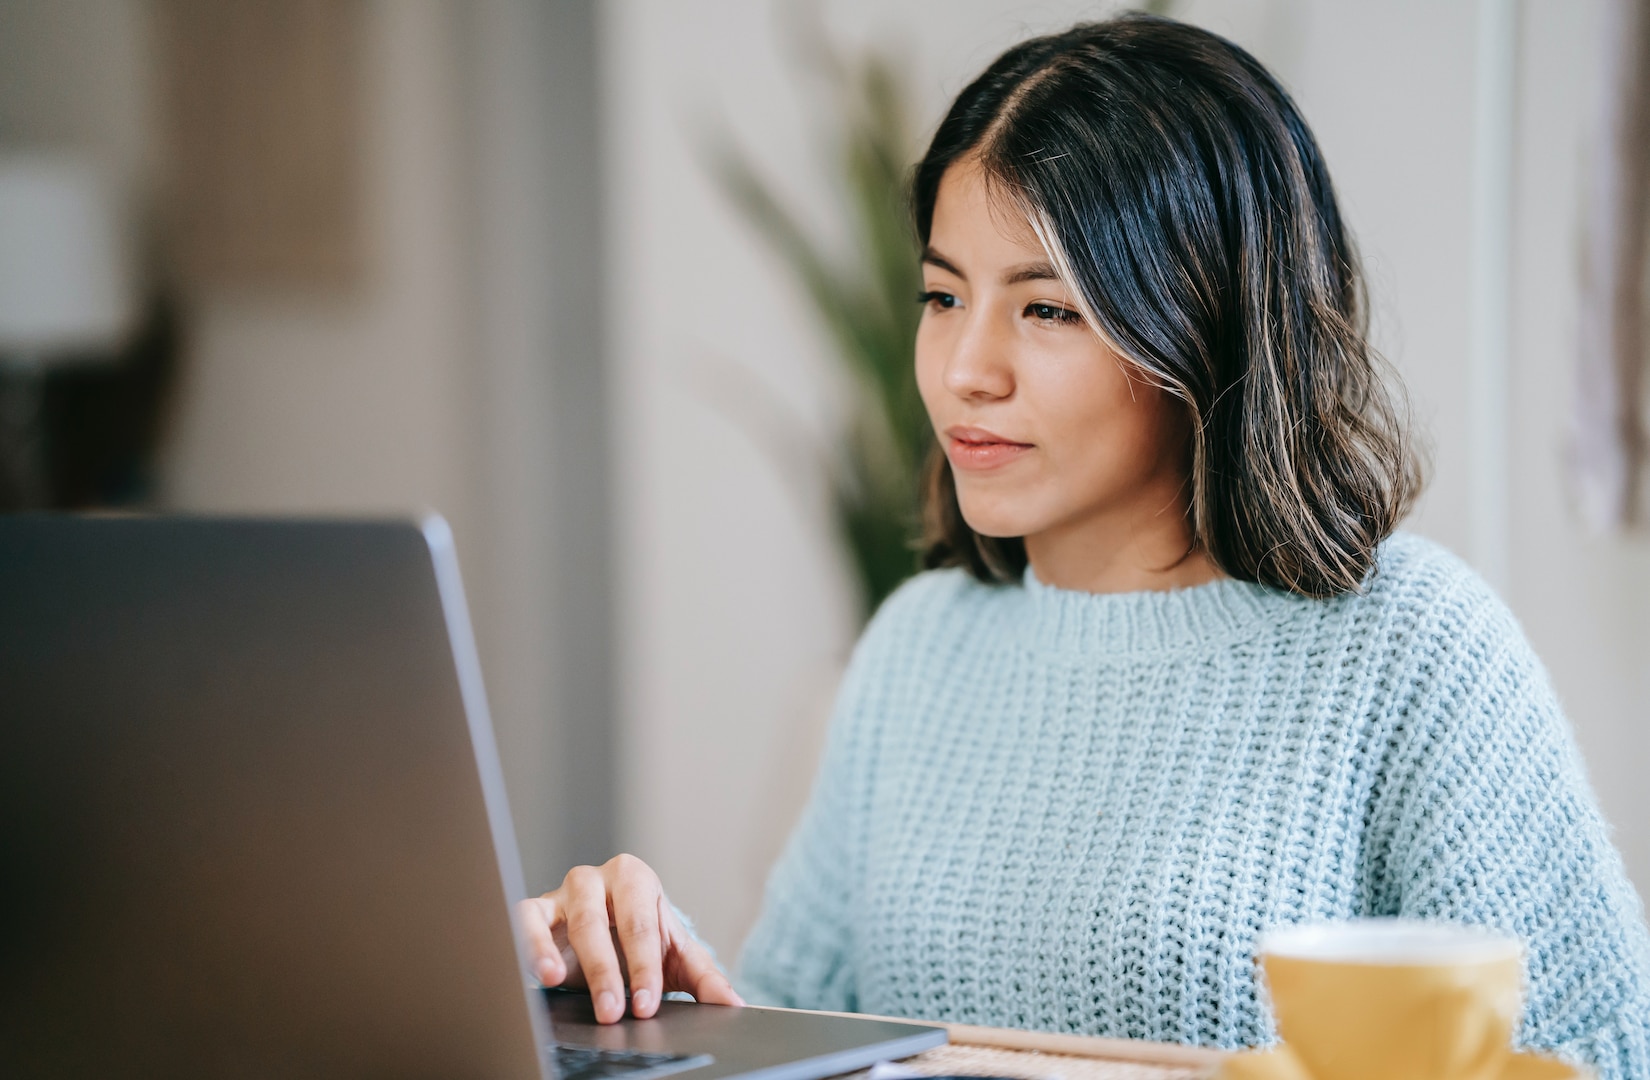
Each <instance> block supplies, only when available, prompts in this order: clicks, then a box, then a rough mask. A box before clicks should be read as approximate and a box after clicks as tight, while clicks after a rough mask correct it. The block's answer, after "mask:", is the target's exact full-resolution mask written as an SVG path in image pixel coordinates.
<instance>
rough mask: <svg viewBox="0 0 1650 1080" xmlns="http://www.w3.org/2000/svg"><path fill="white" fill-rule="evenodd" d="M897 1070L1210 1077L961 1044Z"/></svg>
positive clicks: (1059, 1077) (1165, 1079)
mask: <svg viewBox="0 0 1650 1080" xmlns="http://www.w3.org/2000/svg"><path fill="white" fill-rule="evenodd" d="M899 1064H900V1065H901V1066H903V1067H905V1068H908V1069H911V1070H912V1071H914V1072H920V1073H922V1074H923V1075H925V1076H947V1075H951V1074H963V1075H968V1076H1012V1077H1015V1078H1017V1080H1195V1078H1197V1077H1203V1076H1207V1075H1208V1070H1206V1069H1199V1068H1192V1067H1187V1066H1180V1065H1148V1064H1144V1063H1142V1062H1134V1061H1113V1060H1110V1059H1107V1058H1094V1057H1076V1056H1074V1055H1072V1054H1051V1053H1046V1052H1043V1051H1038V1050H1006V1049H1003V1048H1001V1047H996V1046H966V1045H962V1044H959V1043H951V1044H950V1045H948V1046H938V1047H935V1048H934V1049H932V1050H926V1051H924V1052H923V1053H920V1054H918V1055H916V1056H915V1057H909V1058H905V1059H904V1060H902V1061H901V1062H900V1063H899ZM850 1075H851V1077H852V1078H853V1080H864V1078H865V1077H868V1076H870V1070H868V1069H867V1070H864V1071H862V1072H857V1073H852V1074H850ZM844 1080H847V1078H844Z"/></svg>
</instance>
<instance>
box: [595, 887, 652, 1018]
mask: <svg viewBox="0 0 1650 1080" xmlns="http://www.w3.org/2000/svg"><path fill="white" fill-rule="evenodd" d="M608 865H609V866H610V867H612V882H613V883H612V885H611V887H610V890H609V891H610V895H611V896H612V903H613V922H614V925H615V928H616V929H617V930H618V934H619V947H620V948H621V949H622V950H623V951H624V958H625V965H626V966H627V967H628V968H629V970H630V1011H631V1013H632V1014H634V1015H635V1016H638V1017H641V1018H643V1019H645V1018H647V1017H649V1016H652V1015H653V1014H654V1013H655V1012H657V1011H658V1008H659V991H660V988H661V987H662V986H663V985H664V981H665V980H664V974H663V972H662V971H661V970H660V960H661V958H662V956H663V954H664V949H663V945H662V943H661V940H660V937H659V900H660V897H661V896H662V895H663V892H662V890H661V889H660V888H659V879H658V878H656V877H655V876H654V875H653V871H652V870H649V869H648V868H647V866H646V865H645V864H644V863H642V861H641V860H640V859H637V858H635V857H634V856H631V855H620V856H619V857H618V858H616V859H614V860H613V861H612V862H611V863H609V864H608Z"/></svg>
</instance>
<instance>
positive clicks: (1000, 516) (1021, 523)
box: [957, 491, 1037, 540]
mask: <svg viewBox="0 0 1650 1080" xmlns="http://www.w3.org/2000/svg"><path fill="white" fill-rule="evenodd" d="M982 502H987V500H980V499H969V498H967V497H965V496H964V495H963V494H962V492H960V491H959V492H958V493H957V507H958V509H960V510H961V511H962V516H963V520H964V521H965V522H967V523H968V527H969V528H970V529H973V530H974V531H975V532H977V533H979V534H980V535H981V536H989V537H990V538H992V539H993V540H1007V539H1010V538H1012V537H1016V536H1025V535H1027V534H1028V533H1033V532H1036V531H1037V526H1036V524H1035V523H1034V522H1033V521H1032V520H1031V515H1029V514H1026V513H1025V512H1023V511H1020V510H1018V509H1017V508H1015V507H1012V506H1002V505H1000V504H994V503H995V501H994V500H992V501H991V502H989V503H987V505H983V506H982V505H980V504H981V503H982Z"/></svg>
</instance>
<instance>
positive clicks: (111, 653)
mask: <svg viewBox="0 0 1650 1080" xmlns="http://www.w3.org/2000/svg"><path fill="white" fill-rule="evenodd" d="M523 895H524V888H523V883H522V875H521V869H520V863H519V858H518V855H517V852H516V847H515V840H514V837H513V836H512V832H511V827H510V815H509V811H508V809H507V807H506V805H505V797H504V787H503V783H502V780H501V777H500V772H499V766H498V755H497V752H496V750H495V748H494V745H493V734H492V728H491V725H490V723H489V721H488V718H487V707H486V701H485V697H484V695H483V693H482V687H481V676H480V668H479V666H478V664H477V661H476V656H475V647H474V644H473V641H472V638H471V634H470V627H469V621H468V616H467V615H466V613H465V605H464V597H463V591H462V588H461V586H460V584H459V576H458V566H457V562H456V561H455V559H454V555H453V547H452V538H451V534H450V532H449V531H448V529H447V526H446V524H445V523H444V522H443V521H441V520H440V519H439V518H430V519H428V520H425V521H423V522H421V523H410V522H375V523H363V522H296V521H258V520H212V519H179V518H74V517H52V516H43V517H30V516H24V517H12V518H0V1076H5V1077H8V1078H23V1077H36V1076H53V1077H79V1076H93V1075H97V1076H100V1077H101V1076H109V1075H120V1076H135V1077H145V1076H200V1077H207V1076H247V1077H285V1076H305V1077H343V1076H349V1077H432V1078H433V1077H442V1078H451V1077H559V1078H561V1080H596V1078H600V1077H607V1076H630V1077H632V1078H633V1080H646V1078H647V1077H651V1076H661V1075H665V1074H670V1073H674V1074H676V1075H680V1076H682V1077H684V1078H693V1080H712V1078H717V1077H734V1076H739V1077H751V1078H759V1080H812V1078H817V1077H823V1076H829V1075H833V1074H837V1073H842V1072H847V1071H851V1070H854V1069H858V1068H862V1067H864V1066H866V1065H869V1064H871V1063H872V1062H874V1061H876V1060H878V1059H884V1058H898V1057H903V1056H906V1055H909V1054H913V1053H916V1052H918V1051H921V1050H923V1049H926V1048H928V1047H931V1046H934V1045H938V1044H939V1043H942V1042H944V1041H945V1033H944V1030H943V1029H941V1028H937V1027H931V1026H922V1025H914V1024H901V1023H890V1022H885V1021H877V1020H869V1019H856V1018H834V1017H826V1016H819V1015H810V1014H805V1013H792V1012H786V1011H782V1010H763V1009H732V1008H723V1007H718V1006H711V1005H694V1004H691V1003H681V1004H676V1003H666V1005H665V1006H664V1007H663V1008H662V1009H661V1011H660V1013H659V1015H658V1016H657V1017H656V1018H654V1019H651V1020H644V1021H636V1020H627V1021H624V1022H622V1023H621V1024H619V1025H616V1026H614V1027H608V1028H603V1027H600V1026H599V1025H596V1024H594V1023H593V1022H592V1017H591V1014H590V1008H589V1001H588V998H585V997H582V996H578V995H567V994H559V993H549V994H547V993H546V992H545V991H542V990H540V989H538V988H537V987H536V986H534V985H533V984H532V983H531V980H529V979H527V978H526V977H525V975H524V974H523V970H524V969H523V966H522V964H521V962H520V960H519V957H518V949H517V942H516V940H515V937H514V933H513V929H512V919H511V916H510V909H511V906H512V905H513V903H514V902H515V901H516V900H517V899H519V898H521V897H522V896H523Z"/></svg>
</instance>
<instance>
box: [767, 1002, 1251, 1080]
mask: <svg viewBox="0 0 1650 1080" xmlns="http://www.w3.org/2000/svg"><path fill="white" fill-rule="evenodd" d="M750 1007H751V1008H773V1006H750ZM778 1011H780V1012H809V1011H811V1010H808V1009H779V1010H778ZM815 1015H818V1016H847V1017H853V1018H856V1019H860V1020H887V1021H890V1022H892V1023H896V1024H921V1025H923V1026H925V1027H942V1028H944V1029H945V1031H946V1035H947V1036H948V1037H949V1038H950V1040H951V1041H952V1042H953V1043H955V1044H957V1045H958V1046H992V1047H997V1048H999V1049H1003V1050H1036V1051H1039V1052H1041V1053H1045V1054H1066V1055H1068V1056H1070V1057H1088V1058H1102V1059H1104V1060H1107V1061H1131V1062H1138V1063H1140V1064H1142V1065H1175V1066H1180V1067H1181V1068H1188V1069H1200V1070H1205V1071H1213V1069H1214V1067H1215V1066H1216V1065H1219V1064H1220V1062H1221V1061H1222V1060H1224V1059H1225V1057H1226V1054H1225V1052H1224V1051H1221V1050H1211V1049H1209V1048H1208V1047H1204V1046H1183V1045H1181V1044H1180V1043H1160V1042H1147V1041H1145V1040H1143V1039H1106V1038H1101V1037H1100V1036H1097V1035H1057V1034H1054V1033H1051V1032H1045V1031H1020V1030H1018V1029H1015V1028H996V1027H975V1026H974V1025H972V1024H941V1023H936V1022H934V1021H932V1020H908V1019H905V1018H903V1017H898V1016H870V1015H867V1014H865V1013H839V1012H816V1013H815Z"/></svg>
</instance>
